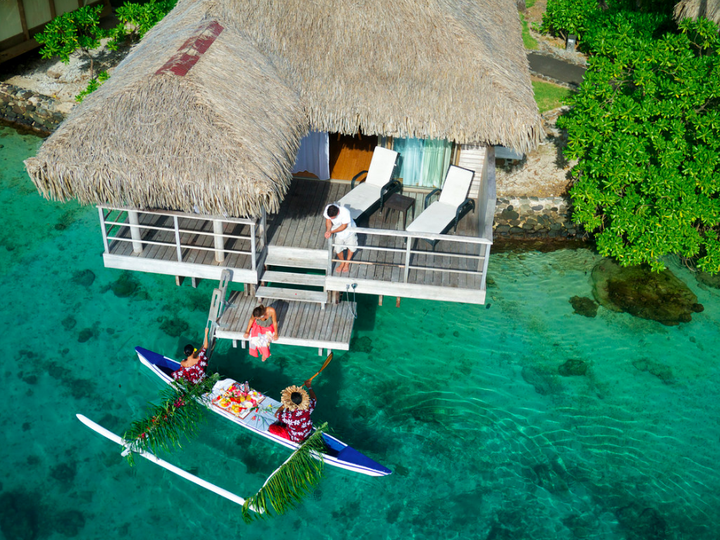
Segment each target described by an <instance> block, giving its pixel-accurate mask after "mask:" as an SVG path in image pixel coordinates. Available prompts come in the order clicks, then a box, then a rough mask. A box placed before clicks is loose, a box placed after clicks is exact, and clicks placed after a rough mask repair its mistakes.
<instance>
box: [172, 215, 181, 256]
mask: <svg viewBox="0 0 720 540" xmlns="http://www.w3.org/2000/svg"><path fill="white" fill-rule="evenodd" d="M173 225H175V249H176V250H177V259H178V262H182V249H181V248H180V225H179V224H178V217H177V216H173Z"/></svg>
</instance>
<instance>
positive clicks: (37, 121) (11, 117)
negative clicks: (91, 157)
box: [0, 83, 65, 136]
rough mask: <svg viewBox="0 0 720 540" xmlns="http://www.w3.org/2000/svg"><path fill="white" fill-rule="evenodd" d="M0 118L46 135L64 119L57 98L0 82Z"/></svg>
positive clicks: (12, 124) (10, 123) (14, 125)
mask: <svg viewBox="0 0 720 540" xmlns="http://www.w3.org/2000/svg"><path fill="white" fill-rule="evenodd" d="M0 120H2V121H3V122H5V123H7V124H9V125H11V126H13V127H17V128H20V129H29V130H31V131H34V132H35V133H37V134H38V135H41V136H48V135H50V133H52V132H53V131H55V129H57V127H58V126H59V125H60V124H61V123H62V121H63V120H65V114H64V113H62V112H60V111H59V110H58V103H57V100H55V99H54V98H52V97H50V96H44V95H42V94H38V93H35V92H33V91H32V90H28V89H26V88H20V87H19V86H15V85H12V84H7V83H0Z"/></svg>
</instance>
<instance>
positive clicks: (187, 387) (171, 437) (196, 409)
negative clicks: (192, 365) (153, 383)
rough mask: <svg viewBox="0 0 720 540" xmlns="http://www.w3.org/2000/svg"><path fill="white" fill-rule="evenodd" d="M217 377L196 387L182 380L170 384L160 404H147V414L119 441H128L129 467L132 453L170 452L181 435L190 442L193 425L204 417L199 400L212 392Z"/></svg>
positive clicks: (215, 375)
mask: <svg viewBox="0 0 720 540" xmlns="http://www.w3.org/2000/svg"><path fill="white" fill-rule="evenodd" d="M218 379H219V376H218V375H217V374H214V375H212V376H210V377H207V378H206V379H204V380H202V381H200V382H199V383H197V384H192V383H190V382H188V381H186V380H184V379H180V380H177V381H174V382H173V383H172V385H171V386H170V387H169V388H167V389H166V390H164V391H163V393H162V402H161V403H160V405H154V404H150V406H149V410H148V415H147V416H146V417H145V418H143V419H142V420H137V421H135V422H133V423H132V425H131V426H130V429H128V430H127V431H126V432H125V433H124V435H123V439H125V440H126V441H128V445H127V448H128V449H129V450H130V451H129V452H126V453H125V456H126V457H127V460H128V461H129V462H130V464H131V465H133V464H134V460H133V453H134V452H143V451H147V452H152V453H153V454H157V451H158V450H165V451H167V452H170V451H172V450H173V449H174V448H180V447H181V446H182V445H181V444H180V441H181V439H182V437H183V436H185V437H186V438H187V439H190V438H191V437H192V436H194V435H195V434H196V433H197V426H198V424H199V423H200V420H202V419H203V418H204V416H203V411H204V410H205V405H203V404H202V399H203V397H204V395H205V394H207V393H208V392H211V391H212V387H213V386H214V385H215V383H216V382H217V381H218Z"/></svg>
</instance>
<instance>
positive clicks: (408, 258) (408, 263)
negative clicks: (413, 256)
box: [405, 235, 413, 283]
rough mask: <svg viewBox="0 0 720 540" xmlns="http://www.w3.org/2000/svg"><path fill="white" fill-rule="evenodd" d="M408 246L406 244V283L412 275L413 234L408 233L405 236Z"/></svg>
mask: <svg viewBox="0 0 720 540" xmlns="http://www.w3.org/2000/svg"><path fill="white" fill-rule="evenodd" d="M405 242H406V244H407V245H406V246H405V283H407V282H408V276H409V275H410V248H411V247H412V243H413V238H412V236H410V235H408V236H407V238H405Z"/></svg>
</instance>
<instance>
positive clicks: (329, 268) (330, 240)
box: [326, 236, 333, 276]
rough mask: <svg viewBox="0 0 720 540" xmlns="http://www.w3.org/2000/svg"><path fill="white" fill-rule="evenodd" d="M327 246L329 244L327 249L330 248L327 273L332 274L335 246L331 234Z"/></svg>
mask: <svg viewBox="0 0 720 540" xmlns="http://www.w3.org/2000/svg"><path fill="white" fill-rule="evenodd" d="M327 246H328V247H327V249H328V264H327V272H326V274H327V275H328V276H332V259H333V257H332V248H333V245H332V236H330V238H328V239H327Z"/></svg>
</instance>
